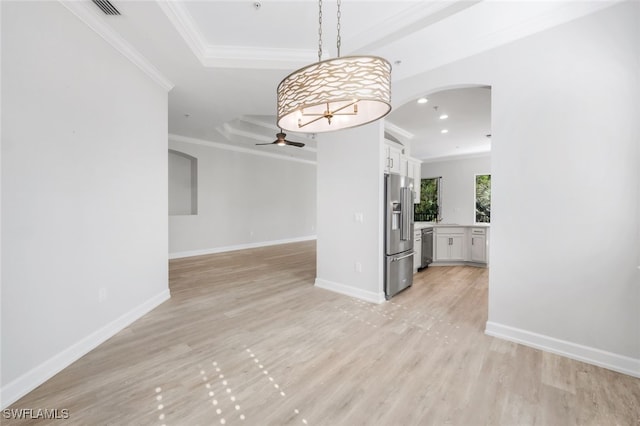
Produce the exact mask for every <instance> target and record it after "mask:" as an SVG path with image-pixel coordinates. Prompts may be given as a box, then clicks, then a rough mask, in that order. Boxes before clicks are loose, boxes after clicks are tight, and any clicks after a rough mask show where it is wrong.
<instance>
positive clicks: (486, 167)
mask: <svg viewBox="0 0 640 426" xmlns="http://www.w3.org/2000/svg"><path fill="white" fill-rule="evenodd" d="M421 173H422V178H424V179H426V178H434V177H442V180H441V181H440V185H441V194H440V200H441V204H442V206H441V216H442V222H443V223H459V224H462V225H473V224H474V223H475V219H476V206H475V191H476V186H475V185H476V181H475V177H476V175H479V174H491V156H490V155H483V156H480V157H470V158H461V159H457V160H454V159H449V160H441V161H425V162H423V163H422V171H421Z"/></svg>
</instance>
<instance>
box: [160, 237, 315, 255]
mask: <svg viewBox="0 0 640 426" xmlns="http://www.w3.org/2000/svg"><path fill="white" fill-rule="evenodd" d="M315 239H317V237H316V236H315V235H308V236H306V237H298V238H287V239H284V240H272V241H261V242H257V243H247V244H237V245H233V246H225V247H213V248H208V249H201V250H188V251H179V252H174V253H169V259H182V258H184V257H193V256H203V255H206V254H216V253H224V252H227V251H236V250H245V249H250V248H258V247H268V246H276V245H279V244H289V243H299V242H302V241H311V240H315Z"/></svg>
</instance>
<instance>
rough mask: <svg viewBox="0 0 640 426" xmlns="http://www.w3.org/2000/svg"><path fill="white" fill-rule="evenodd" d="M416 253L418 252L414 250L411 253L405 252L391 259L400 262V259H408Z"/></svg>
mask: <svg viewBox="0 0 640 426" xmlns="http://www.w3.org/2000/svg"><path fill="white" fill-rule="evenodd" d="M414 254H416V253H415V252H413V251H412V252H411V253H409V254H405V255H404V256H400V257H394V258H393V259H391V261H392V262H398V261H399V260H402V259H406V258H407V257H411V256H413V255H414Z"/></svg>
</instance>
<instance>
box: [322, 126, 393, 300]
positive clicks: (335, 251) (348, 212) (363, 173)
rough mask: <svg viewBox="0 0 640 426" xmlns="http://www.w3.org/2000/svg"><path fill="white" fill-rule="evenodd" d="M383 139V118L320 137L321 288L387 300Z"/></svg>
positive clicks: (360, 296) (368, 298) (362, 297)
mask: <svg viewBox="0 0 640 426" xmlns="http://www.w3.org/2000/svg"><path fill="white" fill-rule="evenodd" d="M383 141H384V128H383V125H382V122H380V121H378V122H375V123H372V124H368V125H366V126H362V127H358V128H354V129H347V130H342V131H338V132H331V133H323V134H321V135H319V136H318V243H317V276H316V286H318V287H322V288H326V289H330V290H332V291H336V292H339V293H344V294H349V295H351V296H355V297H358V298H360V299H364V300H369V301H372V302H376V303H379V302H381V301H383V300H384V288H383V279H382V270H383V251H382V244H383V240H382V230H383V227H382V226H383V223H382V211H383V182H384V175H383V169H382V148H383ZM356 213H362V218H363V220H362V222H356V220H355V216H354V215H355V214H356ZM356 263H359V264H360V265H361V271H360V272H359V271H358V270H357V268H356Z"/></svg>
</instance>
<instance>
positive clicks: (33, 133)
mask: <svg viewBox="0 0 640 426" xmlns="http://www.w3.org/2000/svg"><path fill="white" fill-rule="evenodd" d="M1 8H2V166H1V167H2V192H1V195H2V237H1V238H2V240H1V241H2V405H3V406H6V405H7V404H8V403H10V402H12V401H13V400H15V399H16V398H18V397H20V396H21V395H23V394H24V393H26V392H28V391H29V390H31V389H32V388H33V387H35V386H37V385H39V384H40V383H42V382H43V381H44V380H46V379H47V378H49V377H50V376H51V375H53V374H55V373H56V372H57V371H59V370H60V369H62V368H64V367H66V366H67V365H68V364H69V363H71V362H73V361H74V360H75V359H77V358H79V357H80V356H81V355H83V354H84V353H86V352H87V351H89V350H90V349H92V348H93V347H95V346H96V345H98V344H99V343H101V342H102V341H104V340H105V339H107V338H108V337H110V336H111V335H113V334H114V333H116V332H117V331H119V330H120V329H121V328H122V327H124V326H126V325H127V324H128V323H130V322H131V321H133V320H135V319H136V318H138V317H139V316H141V315H143V314H144V313H146V312H147V311H148V310H150V309H152V308H153V307H154V306H156V305H157V304H158V303H160V302H161V301H162V300H165V299H166V298H167V297H168V296H169V293H168V278H167V245H168V244H167V231H166V230H167V93H166V90H165V89H162V88H161V87H160V86H158V85H156V83H154V82H153V81H152V80H151V79H150V78H149V77H148V76H147V75H145V74H144V73H143V72H141V71H140V69H139V68H137V67H136V66H134V65H132V63H131V62H129V61H128V60H127V59H125V58H124V57H123V56H122V55H121V54H120V53H118V52H117V51H116V50H115V49H113V47H111V46H110V45H109V44H107V43H106V42H105V41H104V40H103V39H102V38H101V37H100V36H99V35H97V34H96V33H94V32H93V31H92V30H90V29H89V28H88V27H87V26H86V25H85V24H83V23H82V22H81V21H80V20H79V19H78V18H76V17H75V16H74V15H72V14H71V13H70V12H69V11H68V10H67V9H66V8H64V7H63V6H62V5H61V4H60V3H58V2H38V3H35V2H2V3H1ZM101 289H103V291H104V295H105V296H106V299H105V300H104V301H103V302H102V303H100V302H99V294H100V290H101Z"/></svg>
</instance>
